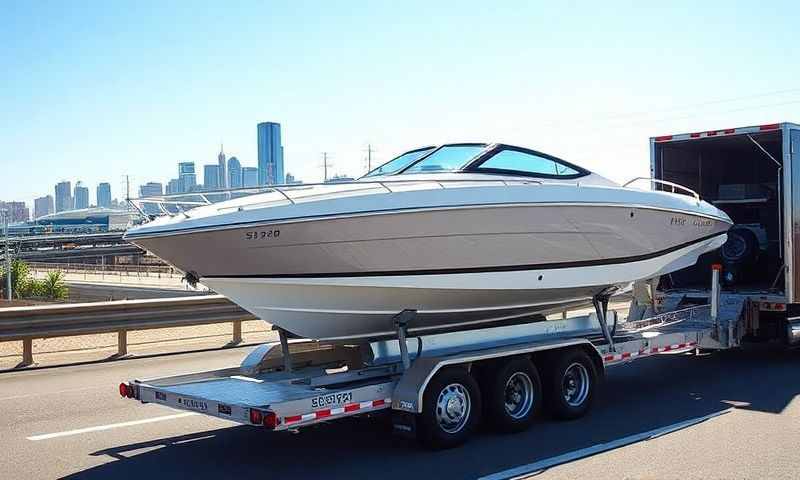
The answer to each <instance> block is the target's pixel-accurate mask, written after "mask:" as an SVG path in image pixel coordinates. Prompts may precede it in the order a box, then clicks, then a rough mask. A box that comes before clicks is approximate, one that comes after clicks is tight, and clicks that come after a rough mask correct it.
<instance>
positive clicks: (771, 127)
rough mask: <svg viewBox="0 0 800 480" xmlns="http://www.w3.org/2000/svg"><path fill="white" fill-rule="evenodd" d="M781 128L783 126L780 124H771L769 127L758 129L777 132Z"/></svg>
mask: <svg viewBox="0 0 800 480" xmlns="http://www.w3.org/2000/svg"><path fill="white" fill-rule="evenodd" d="M780 126H781V125H780V124H779V123H771V124H769V125H761V126H760V127H758V129H759V130H762V131H763V130H777V129H778V128H780Z"/></svg>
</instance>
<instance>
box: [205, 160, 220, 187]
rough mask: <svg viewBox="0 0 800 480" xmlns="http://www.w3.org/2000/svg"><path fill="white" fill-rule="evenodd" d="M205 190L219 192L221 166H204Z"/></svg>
mask: <svg viewBox="0 0 800 480" xmlns="http://www.w3.org/2000/svg"><path fill="white" fill-rule="evenodd" d="M203 190H219V165H203Z"/></svg>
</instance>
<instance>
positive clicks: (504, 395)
mask: <svg viewBox="0 0 800 480" xmlns="http://www.w3.org/2000/svg"><path fill="white" fill-rule="evenodd" d="M484 386H485V387H484V388H485V390H486V391H485V392H484V403H485V404H486V409H485V412H486V416H487V421H491V422H492V427H493V428H494V429H495V430H498V431H500V432H506V433H511V432H521V431H523V430H526V429H528V428H529V427H530V426H531V424H532V423H533V421H534V420H535V419H536V416H537V415H538V414H539V411H540V410H541V409H542V406H543V401H544V399H543V398H542V382H541V380H540V379H539V372H538V371H537V370H536V367H535V366H534V365H533V363H532V362H531V361H530V360H529V359H528V358H525V357H517V358H512V359H511V360H509V361H507V362H503V363H501V364H499V365H498V366H497V368H496V369H494V370H492V371H491V372H489V374H488V378H486V380H485V383H484Z"/></svg>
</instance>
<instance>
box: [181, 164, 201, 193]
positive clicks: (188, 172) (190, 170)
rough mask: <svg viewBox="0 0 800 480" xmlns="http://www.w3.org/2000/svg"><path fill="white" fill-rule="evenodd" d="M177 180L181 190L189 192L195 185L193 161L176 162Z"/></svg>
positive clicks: (195, 175)
mask: <svg viewBox="0 0 800 480" xmlns="http://www.w3.org/2000/svg"><path fill="white" fill-rule="evenodd" d="M178 180H180V181H181V187H182V190H181V192H180V193H183V192H191V191H193V190H194V189H195V187H196V186H197V174H196V173H195V170H194V162H181V163H179V164H178Z"/></svg>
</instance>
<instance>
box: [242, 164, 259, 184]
mask: <svg viewBox="0 0 800 480" xmlns="http://www.w3.org/2000/svg"><path fill="white" fill-rule="evenodd" d="M257 186H258V169H257V168H256V167H242V187H245V188H250V187H257Z"/></svg>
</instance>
